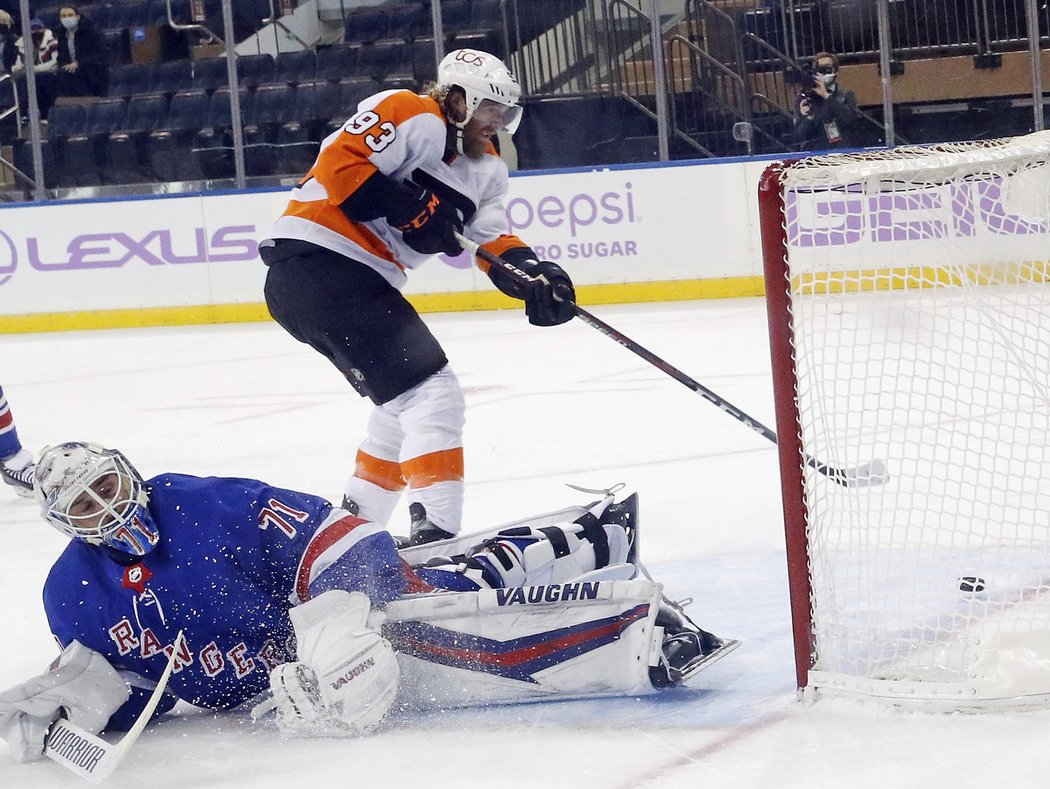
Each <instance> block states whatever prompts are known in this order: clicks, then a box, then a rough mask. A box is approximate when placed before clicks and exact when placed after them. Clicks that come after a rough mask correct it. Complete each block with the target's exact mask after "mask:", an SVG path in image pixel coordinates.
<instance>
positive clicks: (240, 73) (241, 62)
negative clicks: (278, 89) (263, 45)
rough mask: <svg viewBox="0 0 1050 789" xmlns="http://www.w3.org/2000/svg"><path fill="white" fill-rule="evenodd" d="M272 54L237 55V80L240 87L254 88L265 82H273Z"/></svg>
mask: <svg viewBox="0 0 1050 789" xmlns="http://www.w3.org/2000/svg"><path fill="white" fill-rule="evenodd" d="M273 79H274V60H273V55H269V54H262V55H238V56H237V82H238V84H240V85H241V87H245V88H248V90H255V89H256V88H257V87H259V86H260V85H262V84H263V83H266V82H273Z"/></svg>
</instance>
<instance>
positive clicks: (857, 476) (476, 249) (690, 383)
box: [455, 233, 889, 487]
mask: <svg viewBox="0 0 1050 789" xmlns="http://www.w3.org/2000/svg"><path fill="white" fill-rule="evenodd" d="M455 235H456V240H457V241H458V242H459V245H460V246H461V247H463V249H465V250H466V251H467V252H469V253H471V254H472V255H475V256H477V257H479V258H481V259H482V260H484V261H485V262H487V263H488V264H489V265H490V266H498V267H499V268H501V269H503V270H504V271H506V272H508V273H509V274H511V275H512V276H514V277H516V278H517V279H519V280H521V281H522V282H526V283H528V282H532V281H533V278H532V277H530V276H529V275H528V274H526V273H525V272H524V271H522V270H521V269H520V268H518V267H517V266H515V265H514V264H513V263H508V262H507V261H506V260H504V259H503V258H501V257H500V256H499V255H494V254H492V253H491V252H489V251H488V250H485V249H482V248H481V247H480V246H479V245H478V244H476V243H474V242H473V241H471V240H470V239H469V238H467V237H466V236H464V235H462V234H460V233H456V234H455ZM554 298H555V299H557V300H558V301H562V299H561V298H559V296H558V294H557V293H555V294H554ZM573 310H575V312H576V317H577V318H579V319H580V320H582V321H583V322H584V323H586V324H587V325H588V326H590V327H591V328H592V329H597V330H598V331H600V332H601V333H602V334H604V335H605V336H606V337H608V338H610V339H611V340H613V341H615V342H617V343H619V344H620V345H622V346H623V347H624V348H626V349H627V350H629V351H631V352H632V353H634V354H636V355H638V356H640V357H642V358H643V359H645V361H647V362H649V364H651V365H652V366H653V367H655V368H656V369H657V370H660V371H661V372H663V373H666V374H667V375H669V376H671V377H672V378H674V379H675V380H676V381H678V383H680V384H683V385H684V386H687V387H688V388H690V389H692V390H693V391H694V392H696V393H697V394H698V395H700V396H701V397H703V398H704V399H705V400H707V402H709V403H711V404H712V405H714V406H716V407H717V408H719V409H720V410H722V411H724V412H725V413H727V414H729V415H730V416H731V417H733V418H734V419H736V420H737V421H738V422H740V423H741V424H743V425H744V426H745V427H749V428H751V429H752V430H754V431H755V432H756V433H758V434H759V435H760V436H762V437H764V438H766V439H768V440H769V441H772V442H773V443H774V444H776V443H777V434H776V433H775V432H773V431H772V430H771V429H770V428H768V427H766V426H765V425H764V424H762V423H761V422H759V421H758V420H757V419H755V418H754V417H752V416H750V415H748V414H746V413H744V412H743V411H741V410H740V409H739V408H737V407H736V406H735V405H733V404H732V403H730V402H729V401H728V400H726V399H725V398H723V397H720V396H719V395H717V394H715V393H714V392H713V391H711V390H710V389H708V388H707V387H706V386H704V385H703V384H701V383H699V382H698V381H694V380H693V379H692V378H690V377H689V376H688V375H686V374H685V373H683V372H682V371H681V370H679V369H678V368H677V367H674V366H673V365H671V364H668V363H667V362H665V361H664V360H663V359H661V358H660V357H659V356H657V355H656V354H654V353H652V352H651V351H649V350H647V349H646V348H643V347H642V346H641V345H639V344H638V343H636V342H635V341H634V340H632V339H631V338H630V337H628V336H627V335H625V334H623V333H622V332H619V331H617V330H616V329H614V328H613V327H612V326H610V325H609V324H607V323H606V322H605V321H603V320H600V319H599V318H597V317H595V316H594V315H592V314H591V313H589V312H587V310H585V309H584V308H583V307H581V306H580V305H579V304H573ZM806 465H808V466H810V467H811V468H813V469H814V470H816V471H818V472H819V473H821V474H823V475H824V476H826V477H828V479H831V480H833V481H834V482H837V483H838V484H840V485H844V486H846V487H866V486H868V485H882V484H884V483H885V482H887V481H888V480H889V474H888V473H887V472H886V465H885V464H884V463H883V462H882V461H881V460H877V459H876V460H872V461H870V462H868V463H862V464H861V465H859V466H856V467H855V468H836V467H835V466H829V465H828V464H827V463H821V462H820V461H819V460H817V459H816V458H812V457H810V456H809V455H806Z"/></svg>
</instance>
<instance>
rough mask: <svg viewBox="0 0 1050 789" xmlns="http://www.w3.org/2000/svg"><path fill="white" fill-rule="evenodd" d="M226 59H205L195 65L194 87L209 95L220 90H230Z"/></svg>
mask: <svg viewBox="0 0 1050 789" xmlns="http://www.w3.org/2000/svg"><path fill="white" fill-rule="evenodd" d="M229 84H230V82H229V77H228V74H227V68H226V58H224V57H219V58H203V59H201V60H198V61H197V62H196V63H194V64H193V87H195V88H203V89H204V90H206V91H208V92H209V93H211V92H213V91H215V90H217V89H218V88H226V89H227V90H228V89H229Z"/></svg>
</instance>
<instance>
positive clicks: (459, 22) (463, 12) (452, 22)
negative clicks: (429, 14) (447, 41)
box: [441, 0, 470, 35]
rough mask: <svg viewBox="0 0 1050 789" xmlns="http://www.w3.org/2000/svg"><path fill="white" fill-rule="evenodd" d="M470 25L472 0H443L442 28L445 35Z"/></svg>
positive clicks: (465, 28)
mask: <svg viewBox="0 0 1050 789" xmlns="http://www.w3.org/2000/svg"><path fill="white" fill-rule="evenodd" d="M469 27H470V0H442V2H441V29H442V32H443V33H444V34H445V35H450V34H453V33H459V32H460V31H461V30H467V29H468V28H469Z"/></svg>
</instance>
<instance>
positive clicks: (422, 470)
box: [401, 447, 463, 488]
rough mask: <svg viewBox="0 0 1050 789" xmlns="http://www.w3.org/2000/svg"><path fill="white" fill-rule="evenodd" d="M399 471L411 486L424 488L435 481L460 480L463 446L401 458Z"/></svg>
mask: <svg viewBox="0 0 1050 789" xmlns="http://www.w3.org/2000/svg"><path fill="white" fill-rule="evenodd" d="M401 473H402V474H403V475H404V479H405V480H407V481H408V485H409V487H411V488H425V487H427V486H428V485H433V484H435V483H437V482H462V481H463V447H456V448H455V449H442V450H440V451H439V452H431V453H429V454H426V455H420V456H419V457H416V458H412V459H411V460H403V461H402V462H401Z"/></svg>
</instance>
